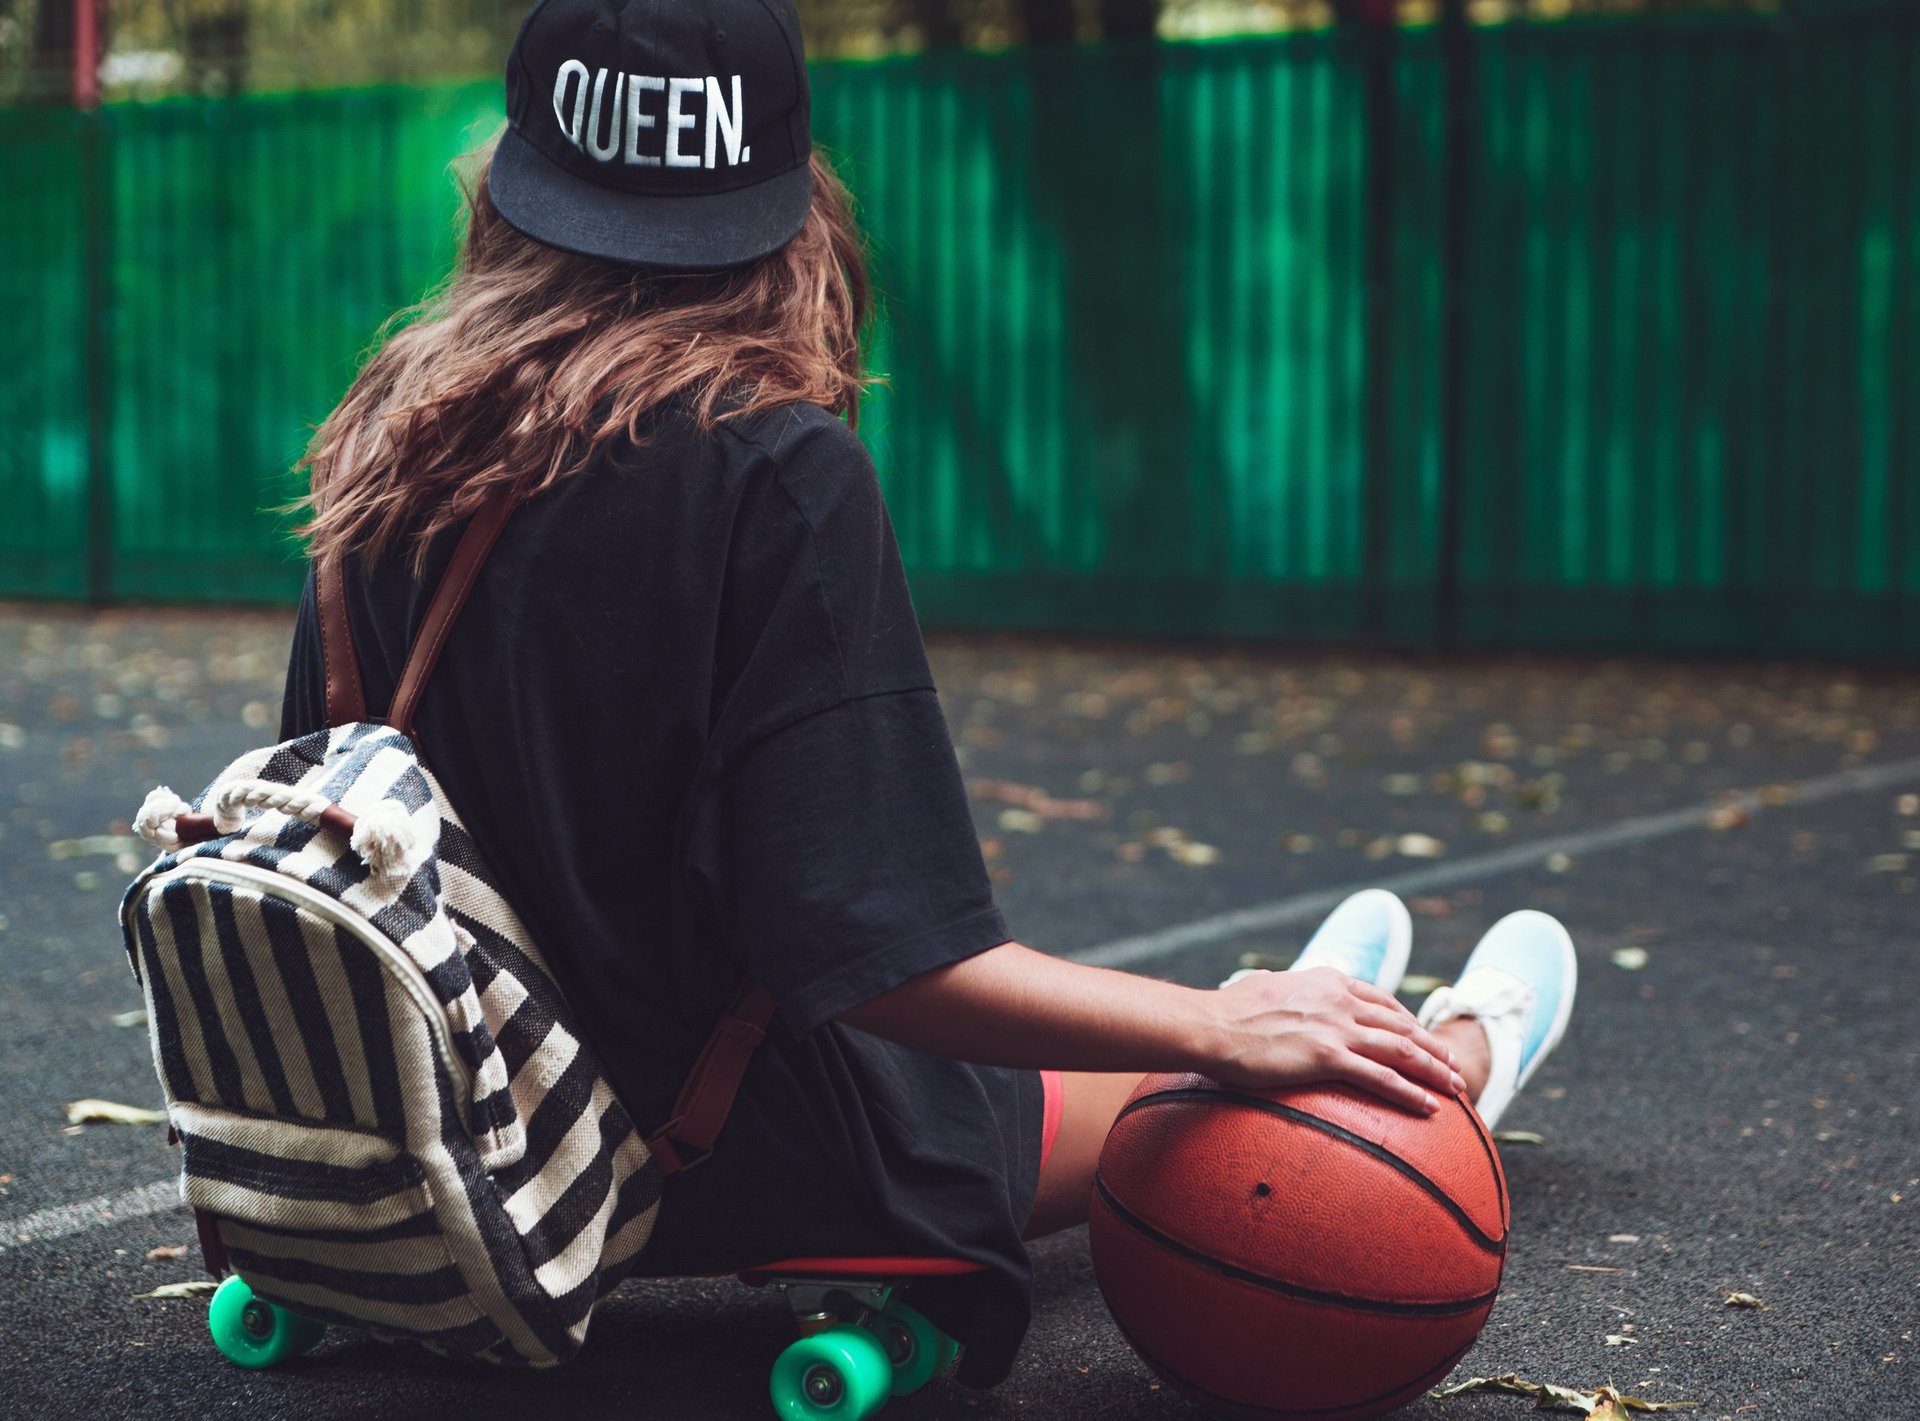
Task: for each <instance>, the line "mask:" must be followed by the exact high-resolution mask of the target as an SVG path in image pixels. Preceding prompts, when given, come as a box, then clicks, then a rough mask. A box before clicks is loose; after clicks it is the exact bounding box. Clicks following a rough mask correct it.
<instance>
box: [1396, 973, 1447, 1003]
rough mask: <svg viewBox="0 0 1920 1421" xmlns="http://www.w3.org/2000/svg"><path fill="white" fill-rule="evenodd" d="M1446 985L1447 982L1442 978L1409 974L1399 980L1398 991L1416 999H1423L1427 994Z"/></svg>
mask: <svg viewBox="0 0 1920 1421" xmlns="http://www.w3.org/2000/svg"><path fill="white" fill-rule="evenodd" d="M1446 985H1447V981H1446V978H1444V977H1428V976H1426V975H1424V974H1423V973H1419V972H1409V973H1407V975H1406V976H1404V977H1402V978H1401V979H1400V990H1401V991H1403V992H1407V993H1409V994H1411V995H1413V996H1416V997H1423V996H1425V995H1426V994H1427V993H1428V992H1437V991H1439V990H1440V988H1442V987H1444V986H1446Z"/></svg>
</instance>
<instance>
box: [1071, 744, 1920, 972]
mask: <svg viewBox="0 0 1920 1421" xmlns="http://www.w3.org/2000/svg"><path fill="white" fill-rule="evenodd" d="M1914 783H1920V759H1914V760H1900V761H1897V762H1895V763H1893V764H1890V765H1869V766H1866V767H1864V768H1862V769H1858V770H1841V771H1839V772H1838V773H1836V774H1831V775H1821V776H1820V777H1819V778H1817V779H1811V780H1803V781H1801V782H1800V783H1798V784H1796V785H1792V786H1790V789H1791V794H1792V797H1791V798H1790V799H1788V800H1787V801H1786V804H1811V803H1814V802H1815V801H1818V800H1822V799H1833V798H1835V797H1836V796H1839V795H1843V794H1858V793H1860V792H1861V791H1863V790H1870V789H1889V788H1891V787H1893V786H1895V785H1902V784H1914ZM1730 804H1738V805H1740V806H1741V807H1742V808H1744V809H1746V810H1747V812H1748V813H1750V814H1757V813H1759V812H1760V811H1762V810H1764V809H1767V808H1769V807H1770V806H1769V805H1768V804H1767V802H1766V801H1765V800H1764V799H1763V798H1762V797H1761V796H1760V794H1759V793H1758V792H1755V791H1746V792H1743V793H1742V794H1740V795H1739V796H1738V797H1737V798H1735V797H1731V796H1730V797H1727V798H1724V799H1718V800H1715V801H1713V802H1712V803H1710V804H1699V805H1695V806H1693V807H1692V808H1690V809H1670V810H1668V811H1666V812H1665V813H1663V814H1643V815H1640V816H1638V817H1636V818H1633V819H1622V820H1620V821H1619V822H1618V823H1616V824H1608V825H1605V826H1603V827H1601V828H1598V829H1585V830H1581V831H1580V832H1578V833H1573V834H1560V835H1556V836H1554V837H1552V838H1547V839H1532V840H1529V841H1528V842H1526V843H1524V844H1515V845H1513V846H1512V847H1511V848H1505V849H1496V850H1494V851H1493V852H1492V853H1486V854H1476V855H1475V856H1474V857H1472V858H1466V859H1456V860H1454V861H1453V862H1452V863H1446V864H1432V865H1429V866H1428V867H1426V868H1416V869H1409V870H1408V871H1407V872H1405V873H1396V874H1390V875H1388V876H1387V877H1385V878H1376V879H1370V880H1368V881H1367V882H1364V883H1349V884H1345V885H1344V886H1342V887H1339V888H1323V889H1319V890H1317V891H1315V892H1312V893H1299V894H1295V895H1294V896H1293V897H1291V898H1281V899H1279V900H1277V901H1276V902H1272V903H1262V904H1260V905H1258V906H1256V907H1252V908H1236V909H1234V910H1233V911H1232V912H1230V913H1219V914H1216V915H1215V916H1213V917H1211V918H1201V919H1199V920H1198V921H1196V922H1191V923H1180V924H1178V925H1176V926H1174V927H1170V928H1162V929H1160V930H1159V931H1158V932H1151V933H1142V934H1140V935H1139V936H1138V937H1123V938H1115V939H1114V940H1113V941H1112V942H1103V943H1100V944H1099V945H1098V946H1095V947H1086V948H1080V949H1078V950H1076V951H1073V952H1069V953H1067V954H1066V956H1068V957H1070V958H1072V959H1073V960H1074V961H1075V962H1085V963H1088V964H1090V965H1092V966H1095V967H1137V966H1139V965H1140V964H1142V963H1146V962H1152V961H1155V960H1156V959H1158V958H1162V957H1170V956H1172V955H1173V954H1174V953H1176V952H1179V951H1181V950H1182V949H1184V948H1189V947H1200V946H1203V945H1204V944H1207V943H1215V942H1224V941H1226V940H1228V939H1229V938H1236V937H1239V936H1241V935H1242V934H1244V933H1254V932H1266V931H1269V930H1271V929H1273V928H1280V927H1288V926H1291V925H1293V924H1297V923H1305V922H1312V921H1315V920H1317V919H1318V918H1320V917H1321V916H1323V915H1324V914H1325V913H1326V912H1327V910H1328V909H1329V908H1331V907H1333V906H1334V905H1335V904H1336V903H1338V902H1339V901H1340V900H1341V899H1343V898H1345V897H1346V896H1347V895H1348V894H1349V893H1356V892H1358V891H1359V890H1360V889H1362V888H1385V889H1388V890H1389V891H1391V892H1395V893H1419V892H1422V891H1424V890H1427V889H1432V888H1445V887H1449V886H1451V885H1453V884H1456V883H1463V882H1466V881H1468V880H1471V879H1476V878H1490V877H1492V876H1493V875H1494V874H1499V873H1510V872H1512V871H1513V870H1514V869H1517V868H1537V867H1538V866H1540V865H1541V864H1543V863H1544V862H1545V861H1546V860H1547V859H1548V858H1549V857H1551V856H1552V855H1554V854H1566V855H1567V856H1568V857H1569V858H1571V857H1573V856H1575V855H1577V854H1591V853H1595V852H1598V851H1599V850H1601V849H1615V848H1620V847H1622V846H1624V845H1627V844H1643V843H1645V842H1647V841H1648V840H1649V839H1660V838H1665V837H1666V836H1667V835H1669V834H1678V833H1680V832H1682V831H1683V830H1687V829H1697V828H1699V827H1701V826H1702V825H1704V824H1705V823H1706V822H1707V820H1708V818H1709V817H1710V816H1711V815H1712V814H1713V813H1714V812H1715V811H1716V810H1720V809H1724V808H1726V807H1727V806H1728V805H1730ZM1781 807H1783V808H1784V807H1785V805H1782V806H1781Z"/></svg>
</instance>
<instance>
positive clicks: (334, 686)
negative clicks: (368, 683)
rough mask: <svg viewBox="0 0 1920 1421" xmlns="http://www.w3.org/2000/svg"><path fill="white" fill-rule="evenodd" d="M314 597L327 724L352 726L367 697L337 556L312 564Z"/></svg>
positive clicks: (362, 717) (362, 713)
mask: <svg viewBox="0 0 1920 1421" xmlns="http://www.w3.org/2000/svg"><path fill="white" fill-rule="evenodd" d="M313 591H314V600H315V601H316V602H318V603H319V605H320V659H321V661H322V663H323V664H324V665H325V667H326V674H327V724H328V725H352V724H354V723H355V722H356V721H362V720H365V719H366V718H367V696H366V692H364V691H362V690H361V689H360V658H359V657H357V656H356V655H354V651H353V629H352V628H351V627H350V626H348V625H347V589H346V583H345V580H344V576H343V574H342V572H341V569H340V559H338V558H322V559H321V560H320V561H319V562H317V563H315V564H314V567H313Z"/></svg>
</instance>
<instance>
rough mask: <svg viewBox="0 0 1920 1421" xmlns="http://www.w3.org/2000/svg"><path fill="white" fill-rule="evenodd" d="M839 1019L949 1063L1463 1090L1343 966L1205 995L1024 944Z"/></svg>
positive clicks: (1387, 1095)
mask: <svg viewBox="0 0 1920 1421" xmlns="http://www.w3.org/2000/svg"><path fill="white" fill-rule="evenodd" d="M839 1020H841V1021H843V1022H845V1023H846V1024H847V1025H849V1026H853V1027H856V1028H858V1029H859V1030H862V1031H866V1032H870V1033H871V1034H873V1035H875V1036H881V1037H885V1038H886V1039H887V1040H889V1041H894V1042H897V1043H899V1044H900V1045H902V1046H908V1047H912V1048H913V1049H915V1050H918V1051H925V1052H928V1053H930V1054H932V1055H936V1056H948V1057H952V1058H954V1059H956V1060H964V1061H973V1062H976V1063H978V1064H980V1065H989V1066H1014V1067H1027V1068H1035V1069H1038V1068H1049V1069H1054V1070H1067V1071H1199V1072H1201V1073H1203V1074H1205V1075H1208V1076H1211V1077H1212V1078H1213V1079H1215V1080H1218V1081H1220V1082H1222V1083H1224V1084H1227V1085H1239V1086H1248V1087H1278V1086H1288V1085H1301V1084H1305V1083H1306V1082H1309V1081H1323V1080H1332V1081H1342V1082H1345V1083H1347V1084H1349V1085H1354V1086H1357V1087H1359V1088H1360V1089H1362V1090H1366V1091H1369V1092H1371V1093H1372V1094H1374V1095H1377V1096H1380V1097H1381V1098H1382V1099H1384V1100H1388V1101H1391V1102H1392V1103H1394V1104H1396V1105H1402V1106H1405V1107H1407V1108H1408V1109H1412V1110H1429V1111H1430V1110H1437V1109H1438V1108H1439V1102H1438V1101H1437V1100H1435V1099H1434V1098H1433V1096H1432V1095H1431V1094H1430V1093H1429V1092H1430V1091H1439V1092H1440V1093H1441V1094H1443V1095H1450V1094H1452V1093H1453V1091H1454V1090H1455V1089H1456V1088H1458V1087H1459V1085H1460V1082H1459V1077H1458V1076H1457V1075H1456V1074H1455V1071H1454V1069H1453V1064H1454V1063H1453V1058H1452V1056H1451V1055H1450V1053H1449V1052H1448V1050H1447V1048H1446V1046H1445V1044H1444V1043H1442V1042H1441V1041H1439V1040H1438V1039H1437V1038H1436V1037H1434V1036H1433V1035H1432V1034H1431V1033H1430V1032H1428V1031H1426V1030H1425V1029H1424V1028H1422V1027H1421V1026H1419V1025H1418V1024H1417V1023H1416V1022H1415V1021H1414V1019H1413V1014H1412V1013H1411V1012H1409V1011H1408V1010H1407V1009H1406V1008H1405V1007H1404V1006H1402V1005H1401V1004H1400V1003H1399V1002H1398V1001H1397V1000H1395V998H1394V997H1393V995H1392V994H1391V993H1389V992H1384V991H1381V990H1380V989H1379V988H1378V987H1375V986H1373V985H1372V984H1371V983H1368V982H1360V981H1356V980H1354V979H1353V978H1350V977H1346V976H1343V975H1342V974H1341V973H1339V972H1335V971H1333V970H1332V969H1330V968H1317V969H1314V970H1311V971H1306V972H1263V973H1257V974H1255V975H1253V976H1249V977H1244V978H1242V979H1241V980H1240V981H1238V982H1235V983H1234V984H1233V985H1232V986H1230V987H1223V988H1220V989H1219V990H1217V991H1205V990H1200V989H1196V988H1193V987H1182V986H1178V985H1176V984H1175V983H1172V982H1163V981H1159V980H1157V979H1155V978H1152V977H1141V976H1137V975H1135V974H1133V973H1131V972H1116V971H1112V970H1110V969H1108V968H1104V967H1089V966H1087V965H1086V964H1085V963H1081V962H1072V961H1069V960H1067V959H1065V958H1059V957H1052V956H1049V955H1048V954H1046V953H1043V952H1035V951H1034V950H1033V949H1032V948H1029V947H1023V946H1022V945H1021V944H1019V943H1017V942H1008V943H1002V944H1001V945H1000V946H999V947H995V948H990V949H988V950H987V951H986V952H982V953H978V954H976V955H974V956H972V957H967V958H962V959H961V960H960V961H958V962H950V963H947V964H946V965H944V966H941V967H936V968H934V969H932V970H931V971H928V972H923V973H921V974H920V975H918V976H916V977H911V978H909V979H908V980H907V981H905V982H902V983H901V984H900V985H899V986H897V987H894V988H893V989H891V990H890V991H886V992H883V993H881V994H880V995H879V996H877V997H874V998H872V999H871V1000H869V1001H865V1002H862V1003H861V1004H860V1005H858V1006H856V1007H854V1008H852V1009H851V1010H849V1011H846V1012H843V1013H841V1015H840V1017H839Z"/></svg>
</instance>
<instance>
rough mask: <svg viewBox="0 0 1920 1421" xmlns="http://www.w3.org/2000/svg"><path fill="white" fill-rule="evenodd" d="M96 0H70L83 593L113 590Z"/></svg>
mask: <svg viewBox="0 0 1920 1421" xmlns="http://www.w3.org/2000/svg"><path fill="white" fill-rule="evenodd" d="M98 6H99V0H73V107H74V121H75V124H76V127H77V136H78V142H79V154H78V156H79V167H80V229H81V230H80V241H81V248H82V252H83V254H84V261H85V267H84V272H83V277H82V283H83V284H82V291H83V295H82V300H83V301H84V302H85V309H84V310H83V311H82V313H81V323H82V329H81V350H82V351H83V352H84V356H83V365H82V369H81V379H82V380H83V381H85V383H86V417H87V600H88V601H89V602H91V603H93V604H94V605H96V606H98V605H100V604H102V603H104V602H107V601H110V600H111V599H112V597H113V543H114V536H113V385H112V380H113V354H112V349H113V348H112V340H113V331H112V329H111V322H112V319H113V310H112V307H113V266H112V262H113V256H112V233H113V227H112V224H113V185H112V180H111V177H110V170H109V166H108V164H109V156H108V152H107V133H106V120H105V118H104V116H103V115H102V114H101V112H100V26H99V9H98Z"/></svg>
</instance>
